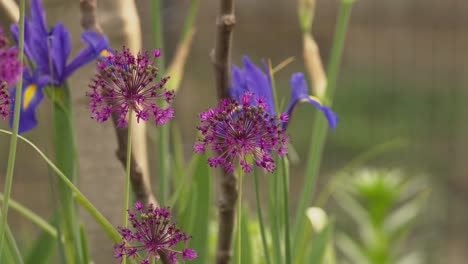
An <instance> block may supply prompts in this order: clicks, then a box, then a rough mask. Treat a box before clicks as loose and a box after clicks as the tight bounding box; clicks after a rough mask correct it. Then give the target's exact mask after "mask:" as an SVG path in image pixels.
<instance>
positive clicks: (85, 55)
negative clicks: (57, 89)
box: [64, 30, 112, 79]
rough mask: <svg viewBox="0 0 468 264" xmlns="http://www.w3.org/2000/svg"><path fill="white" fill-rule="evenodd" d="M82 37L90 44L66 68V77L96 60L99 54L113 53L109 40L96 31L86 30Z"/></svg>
mask: <svg viewBox="0 0 468 264" xmlns="http://www.w3.org/2000/svg"><path fill="white" fill-rule="evenodd" d="M81 39H82V40H83V41H84V42H86V43H87V44H88V45H87V46H86V47H85V48H84V49H82V50H81V51H80V52H79V53H78V54H77V55H76V56H75V58H73V60H72V61H71V62H70V64H69V65H68V66H67V67H66V69H65V74H64V79H66V78H68V77H69V76H70V75H71V74H72V73H73V72H74V71H75V70H76V69H78V68H80V67H81V66H83V65H85V64H87V63H89V62H91V61H93V60H95V59H96V58H98V57H99V56H105V55H106V54H108V53H112V51H111V50H110V48H109V40H108V39H107V38H106V37H105V36H104V35H101V34H99V33H97V32H95V31H91V30H88V31H85V32H83V34H82V35H81Z"/></svg>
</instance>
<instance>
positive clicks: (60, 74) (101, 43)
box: [11, 0, 110, 132]
mask: <svg viewBox="0 0 468 264" xmlns="http://www.w3.org/2000/svg"><path fill="white" fill-rule="evenodd" d="M11 31H12V33H13V36H14V37H15V39H16V41H18V37H19V27H18V24H14V25H12V27H11ZM24 37H25V43H24V52H25V55H26V57H27V61H28V62H29V63H30V67H31V68H34V74H33V75H40V76H46V77H47V78H48V80H49V82H48V83H46V84H45V85H39V84H36V87H38V89H36V90H34V91H35V92H34V93H33V94H32V95H31V96H32V99H31V100H32V102H36V101H38V102H40V101H41V100H42V97H43V91H42V89H43V87H45V86H48V85H50V86H54V87H60V86H62V85H63V84H64V82H65V81H66V80H67V79H68V77H70V75H71V74H73V72H75V71H76V70H77V69H78V68H80V67H82V66H84V65H85V64H87V63H89V62H91V61H93V60H94V59H96V58H98V57H99V56H102V55H106V54H107V51H108V50H110V48H109V41H108V39H107V38H106V37H105V36H103V35H101V34H99V33H97V32H94V31H90V30H88V31H85V32H83V34H82V35H81V39H82V40H83V42H85V43H86V47H85V48H83V49H82V50H81V51H80V52H78V54H77V55H76V56H75V57H74V58H73V59H71V61H70V62H68V59H69V57H70V53H71V49H72V47H71V36H70V32H69V31H68V30H67V28H66V27H65V26H64V25H63V24H61V23H58V24H56V25H55V26H53V27H52V28H51V29H50V31H49V30H48V29H47V22H46V16H45V11H44V7H43V5H42V3H41V1H40V0H32V3H31V12H30V16H29V17H27V18H26V20H25V32H24ZM39 79H40V78H36V79H35V80H39ZM36 97H37V98H36ZM22 104H24V102H23V103H22ZM37 106H38V104H31V105H30V107H33V109H28V111H26V112H24V115H23V112H22V114H21V117H20V131H23V132H24V131H27V130H30V129H32V128H34V127H35V126H36V125H37V119H36V117H35V110H36V108H37Z"/></svg>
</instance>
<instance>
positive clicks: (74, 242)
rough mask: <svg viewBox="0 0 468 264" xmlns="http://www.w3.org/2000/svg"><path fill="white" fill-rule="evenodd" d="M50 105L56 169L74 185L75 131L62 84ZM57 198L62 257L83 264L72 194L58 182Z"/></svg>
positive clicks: (68, 90)
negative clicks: (63, 248) (58, 202)
mask: <svg viewBox="0 0 468 264" xmlns="http://www.w3.org/2000/svg"><path fill="white" fill-rule="evenodd" d="M52 96H53V97H54V99H53V102H54V103H53V104H52V107H53V109H52V116H53V135H52V137H53V138H52V141H53V143H54V152H55V153H54V154H55V162H56V165H57V167H58V168H59V169H60V170H61V171H62V172H63V173H64V174H65V175H66V176H67V177H68V179H69V180H70V181H71V182H73V183H76V181H77V177H78V155H77V148H76V141H75V129H74V125H73V122H74V120H73V109H72V102H71V92H70V87H69V86H68V85H67V84H65V85H63V86H62V87H55V88H54V93H53V95H52ZM58 187H59V194H60V207H61V209H60V212H61V214H60V217H61V221H60V224H61V225H62V230H63V235H64V244H65V253H66V258H67V261H68V262H69V263H77V264H79V263H83V259H82V256H81V242H80V236H79V225H78V221H77V219H78V217H77V209H76V205H75V201H74V199H73V192H71V191H70V189H69V188H68V186H67V185H66V184H65V183H64V182H62V181H59V183H58Z"/></svg>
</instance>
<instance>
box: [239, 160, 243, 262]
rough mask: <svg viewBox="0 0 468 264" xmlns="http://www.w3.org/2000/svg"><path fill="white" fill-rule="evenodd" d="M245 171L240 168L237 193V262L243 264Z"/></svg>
mask: <svg viewBox="0 0 468 264" xmlns="http://www.w3.org/2000/svg"><path fill="white" fill-rule="evenodd" d="M243 174H244V172H243V171H242V169H241V168H239V181H238V184H239V185H238V188H237V189H238V193H237V250H238V251H237V252H238V254H237V263H238V264H241V260H242V254H241V253H242V252H241V251H242V237H241V234H242V230H241V227H242V222H241V221H242V178H243Z"/></svg>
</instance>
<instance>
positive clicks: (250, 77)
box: [229, 56, 338, 129]
mask: <svg viewBox="0 0 468 264" xmlns="http://www.w3.org/2000/svg"><path fill="white" fill-rule="evenodd" d="M243 64H244V65H243V66H244V67H243V69H240V68H239V67H237V66H236V65H233V70H232V87H231V89H230V91H229V92H230V94H231V97H233V98H234V99H236V100H237V101H239V102H240V101H241V99H242V96H243V94H245V93H246V92H251V93H253V94H254V96H255V99H263V100H264V103H265V104H266V106H267V109H266V111H268V113H269V114H270V115H273V116H274V115H276V109H275V103H274V98H273V88H272V82H271V78H270V73H269V69H268V67H267V66H266V64H265V63H264V67H265V71H266V73H265V72H263V71H262V70H261V69H260V68H259V67H257V66H256V65H255V64H254V63H253V62H252V61H251V60H250V58H249V57H247V56H244V58H243ZM290 83H291V101H290V103H289V106H288V107H287V108H286V113H287V114H288V117H291V114H292V111H293V110H294V107H295V106H296V105H297V103H299V102H308V103H311V104H312V105H314V106H315V107H317V108H318V109H319V110H320V111H322V112H323V113H324V114H325V117H326V118H327V120H328V123H329V125H330V127H331V128H332V129H335V128H336V124H337V122H338V116H337V115H336V114H335V113H333V111H331V110H330V108H328V107H327V106H324V105H323V104H322V103H321V102H320V101H319V100H318V98H315V97H313V96H311V95H309V94H308V89H307V83H306V81H305V79H304V74H302V73H294V74H293V75H292V77H291V80H290ZM282 121H283V126H284V127H286V126H287V124H288V122H289V118H285V119H284V120H282Z"/></svg>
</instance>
